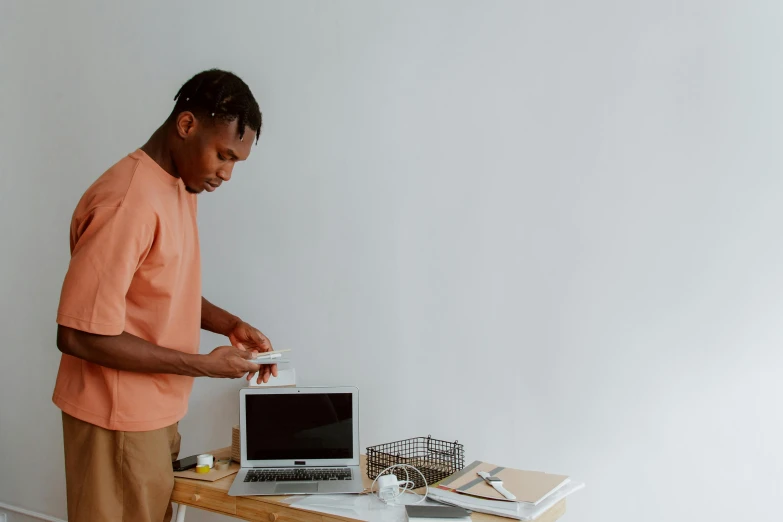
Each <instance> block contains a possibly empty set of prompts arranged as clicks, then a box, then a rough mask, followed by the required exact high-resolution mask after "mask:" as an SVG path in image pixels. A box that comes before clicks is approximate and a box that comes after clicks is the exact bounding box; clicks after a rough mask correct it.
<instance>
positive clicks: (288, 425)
mask: <svg viewBox="0 0 783 522" xmlns="http://www.w3.org/2000/svg"><path fill="white" fill-rule="evenodd" d="M239 429H240V439H241V452H242V462H241V465H242V469H240V470H239V473H237V476H236V478H234V482H233V484H232V485H231V489H230V490H229V492H228V494H229V495H232V496H244V495H294V494H304V495H312V494H334V493H361V492H362V490H363V489H364V487H363V485H362V476H361V471H360V468H359V390H358V389H357V388H352V387H334V388H244V389H242V390H241V391H240V392H239Z"/></svg>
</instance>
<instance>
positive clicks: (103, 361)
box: [57, 326, 208, 377]
mask: <svg viewBox="0 0 783 522" xmlns="http://www.w3.org/2000/svg"><path fill="white" fill-rule="evenodd" d="M57 347H58V348H59V349H60V351H61V352H63V353H65V354H68V355H72V356H74V357H78V358H80V359H84V360H85V361H89V362H91V363H95V364H99V365H101V366H105V367H107V368H114V369H116V370H125V371H129V372H141V373H173V374H177V375H188V376H191V377H199V376H202V375H207V373H208V372H207V371H206V369H205V368H204V365H203V362H204V361H203V360H202V359H203V357H204V356H201V355H198V354H189V353H184V352H180V351H178V350H172V349H170V348H163V347H161V346H157V345H155V344H152V343H150V342H147V341H145V340H144V339H142V338H140V337H136V336H135V335H131V334H129V333H127V332H123V333H121V334H120V335H95V334H90V333H86V332H82V331H79V330H74V329H73V328H67V327H65V326H60V327H58V329H57Z"/></svg>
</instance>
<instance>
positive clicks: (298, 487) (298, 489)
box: [275, 482, 318, 495]
mask: <svg viewBox="0 0 783 522" xmlns="http://www.w3.org/2000/svg"><path fill="white" fill-rule="evenodd" d="M275 493H279V494H281V495H292V494H294V493H302V494H305V493H318V482H280V483H278V484H276V485H275Z"/></svg>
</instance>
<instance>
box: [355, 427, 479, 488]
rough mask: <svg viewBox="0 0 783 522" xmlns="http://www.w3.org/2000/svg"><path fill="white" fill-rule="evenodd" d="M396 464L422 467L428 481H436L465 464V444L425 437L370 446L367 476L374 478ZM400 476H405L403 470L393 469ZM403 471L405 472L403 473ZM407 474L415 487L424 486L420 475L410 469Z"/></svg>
mask: <svg viewBox="0 0 783 522" xmlns="http://www.w3.org/2000/svg"><path fill="white" fill-rule="evenodd" d="M395 464H408V465H409V466H414V467H416V469H418V470H419V471H421V473H422V475H424V477H425V478H426V479H427V484H430V485H432V484H434V483H435V482H438V481H440V480H443V479H444V478H446V477H448V476H450V475H453V474H454V473H456V472H457V471H459V470H461V469H462V468H464V467H465V448H464V446H463V445H462V444H459V443H458V442H457V441H454V442H447V441H445V440H437V439H433V438H432V437H430V436H429V435H427V436H426V437H415V438H413V439H405V440H398V441H397V442H389V443H387V444H379V445H377V446H370V447H368V448H367V476H368V477H370V478H371V479H373V480H375V479H376V478H377V477H378V475H380V474H381V473H382V472H383V470H385V469H386V468H388V467H389V466H393V465H395ZM388 473H394V474H395V475H397V478H399V479H400V480H405V478H404V477H405V473H404V472H403V471H402V470H399V469H397V470H393V471H391V472H387V474H388ZM401 475H402V476H401ZM408 477H409V478H410V480H412V481H413V483H414V486H415V487H416V488H421V487H424V482H422V479H421V475H419V474H418V473H416V472H415V471H413V470H411V469H409V470H408Z"/></svg>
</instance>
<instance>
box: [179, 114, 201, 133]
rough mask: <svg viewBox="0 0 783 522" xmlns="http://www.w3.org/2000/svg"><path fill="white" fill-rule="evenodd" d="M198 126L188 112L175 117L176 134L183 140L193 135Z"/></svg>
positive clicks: (194, 118) (196, 121)
mask: <svg viewBox="0 0 783 522" xmlns="http://www.w3.org/2000/svg"><path fill="white" fill-rule="evenodd" d="M197 126H198V120H196V117H195V116H194V115H193V113H192V112H190V111H185V112H181V113H179V116H177V134H179V137H180V138H182V139H183V140H184V139H185V138H187V137H188V136H190V135H192V134H193V131H195V130H196V127H197Z"/></svg>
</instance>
